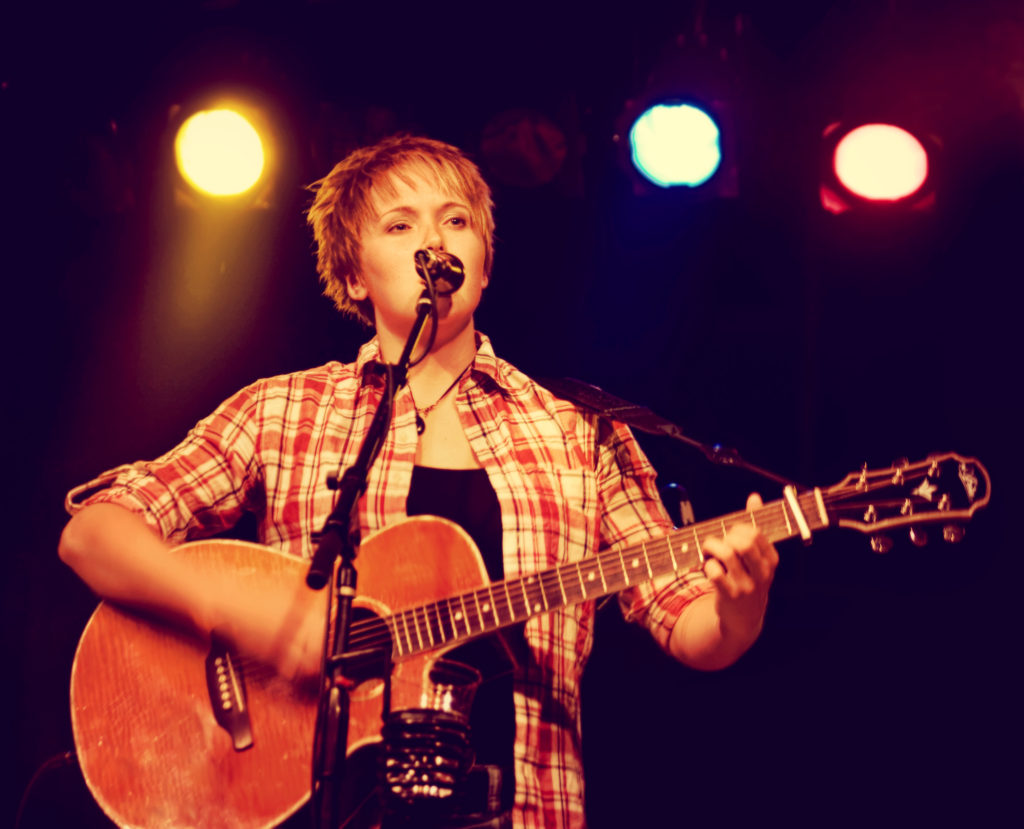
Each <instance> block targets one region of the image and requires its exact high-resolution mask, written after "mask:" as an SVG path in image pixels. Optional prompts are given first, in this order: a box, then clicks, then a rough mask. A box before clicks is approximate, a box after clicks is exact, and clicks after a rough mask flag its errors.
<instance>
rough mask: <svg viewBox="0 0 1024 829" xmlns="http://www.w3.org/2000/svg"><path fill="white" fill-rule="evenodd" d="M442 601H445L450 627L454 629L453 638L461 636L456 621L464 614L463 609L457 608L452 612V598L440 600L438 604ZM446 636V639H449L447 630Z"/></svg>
mask: <svg viewBox="0 0 1024 829" xmlns="http://www.w3.org/2000/svg"><path fill="white" fill-rule="evenodd" d="M442 601H443V602H444V607H445V611H444V618H445V619H447V620H448V627H450V628H451V629H452V635H451V638H452V639H458V638H459V631H458V630H457V629H456V627H455V623H456V622H457V621H458V618H457V617H459V616H461V615H462V611H460V610H456V611H455V612H454V613H453V612H452V600H451V598H447V599H440V600H438V605H440V603H441V602H442ZM444 637H445V639H448V633H447V631H446V632H445V634H444Z"/></svg>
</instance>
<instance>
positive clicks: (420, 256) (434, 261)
mask: <svg viewBox="0 0 1024 829" xmlns="http://www.w3.org/2000/svg"><path fill="white" fill-rule="evenodd" d="M414 258H415V259H416V272H417V273H419V275H420V278H421V279H423V280H424V281H428V282H430V283H432V284H433V286H434V291H435V292H436V293H437V295H438V296H451V295H452V294H454V293H455V292H456V291H457V290H459V288H461V287H462V283H463V281H464V280H465V279H466V271H465V269H464V268H463V267H462V262H460V261H459V258H458V257H457V256H454V255H453V254H450V253H445V252H444V251H443V250H431V249H430V248H427V249H426V250H418V251H416V253H415V255H414Z"/></svg>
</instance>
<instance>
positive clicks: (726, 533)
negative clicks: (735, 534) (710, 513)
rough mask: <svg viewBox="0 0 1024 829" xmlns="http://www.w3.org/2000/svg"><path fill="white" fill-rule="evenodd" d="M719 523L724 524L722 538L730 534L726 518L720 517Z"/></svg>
mask: <svg viewBox="0 0 1024 829" xmlns="http://www.w3.org/2000/svg"><path fill="white" fill-rule="evenodd" d="M718 523H719V524H721V525H722V538H725V537H726V536H727V535H728V534H729V529H728V528H727V527H726V526H725V518H720V519H719V521H718Z"/></svg>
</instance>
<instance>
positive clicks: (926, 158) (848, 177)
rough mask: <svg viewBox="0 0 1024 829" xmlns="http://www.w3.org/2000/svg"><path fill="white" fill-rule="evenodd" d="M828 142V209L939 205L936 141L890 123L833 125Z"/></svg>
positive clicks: (824, 193)
mask: <svg viewBox="0 0 1024 829" xmlns="http://www.w3.org/2000/svg"><path fill="white" fill-rule="evenodd" d="M823 138H824V139H825V145H824V154H825V157H824V159H823V161H825V164H826V169H825V170H824V173H823V180H822V183H821V187H820V195H821V203H822V206H823V207H824V208H825V209H826V210H829V211H830V212H832V213H843V212H845V211H847V210H850V209H852V208H855V207H862V208H870V207H872V206H873V207H876V208H882V207H887V206H892V207H907V208H910V209H920V208H923V207H928V206H930V205H931V204H932V203H933V202H934V196H935V194H934V190H933V188H932V182H931V178H932V176H931V173H932V169H931V168H932V158H931V157H930V156H931V155H932V153H933V152H934V150H935V147H934V142H932V141H930V140H922V139H921V138H919V137H918V136H917V135H914V134H913V133H911V132H910V131H908V130H906V129H903V128H902V127H899V126H896V125H895V124H885V123H863V124H859V125H857V126H855V127H850V126H848V125H840V124H832V125H830V126H829V127H828V128H827V129H826V130H825V132H824V134H823ZM926 144H928V145H929V147H926ZM929 148H930V149H931V150H932V152H929Z"/></svg>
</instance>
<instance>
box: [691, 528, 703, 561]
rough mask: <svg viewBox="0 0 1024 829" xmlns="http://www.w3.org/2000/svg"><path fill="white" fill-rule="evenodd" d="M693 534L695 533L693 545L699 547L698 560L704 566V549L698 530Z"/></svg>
mask: <svg viewBox="0 0 1024 829" xmlns="http://www.w3.org/2000/svg"><path fill="white" fill-rule="evenodd" d="M692 532H693V543H694V544H696V545H697V559H698V560H699V561H700V562H701V564H703V563H704V548H703V547H702V546H701V543H700V536H699V535H697V530H696V529H694V530H693V531H692Z"/></svg>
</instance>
